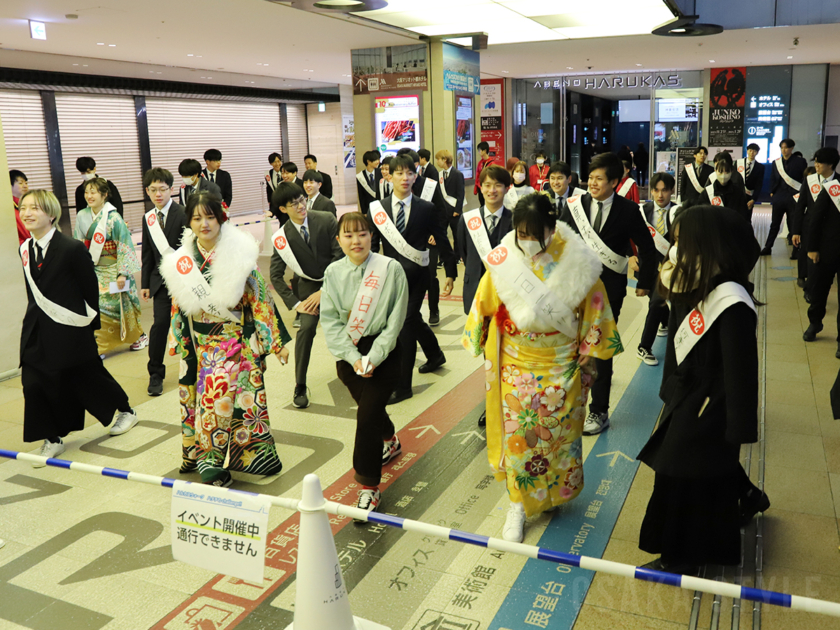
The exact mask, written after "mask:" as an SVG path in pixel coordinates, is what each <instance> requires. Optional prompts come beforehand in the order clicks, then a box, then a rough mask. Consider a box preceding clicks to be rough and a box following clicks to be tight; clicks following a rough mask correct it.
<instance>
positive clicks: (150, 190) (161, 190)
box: [149, 186, 169, 195]
mask: <svg viewBox="0 0 840 630" xmlns="http://www.w3.org/2000/svg"><path fill="white" fill-rule="evenodd" d="M167 190H169V186H166V187H165V188H149V192H150V193H151V194H153V195H154V194H156V193H165V192H166V191H167Z"/></svg>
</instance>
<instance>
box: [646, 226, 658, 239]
mask: <svg viewBox="0 0 840 630" xmlns="http://www.w3.org/2000/svg"><path fill="white" fill-rule="evenodd" d="M648 230H650V235H651V236H653V237H654V238H655V237H656V228H654V227H653V226H652V225H649V226H648Z"/></svg>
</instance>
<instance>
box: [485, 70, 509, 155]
mask: <svg viewBox="0 0 840 630" xmlns="http://www.w3.org/2000/svg"><path fill="white" fill-rule="evenodd" d="M504 107H505V88H504V79H482V80H481V113H480V116H479V118H480V120H481V140H482V141H483V142H486V143H487V144H489V145H490V156H491V157H492V158H494V163H495V164H498V165H499V166H502V167H504V166H505V115H504V111H505V110H504Z"/></svg>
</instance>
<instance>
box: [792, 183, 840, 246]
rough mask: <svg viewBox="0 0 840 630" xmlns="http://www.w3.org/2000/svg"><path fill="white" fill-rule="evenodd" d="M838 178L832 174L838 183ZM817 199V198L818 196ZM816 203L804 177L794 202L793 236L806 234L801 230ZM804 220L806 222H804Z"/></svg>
mask: <svg viewBox="0 0 840 630" xmlns="http://www.w3.org/2000/svg"><path fill="white" fill-rule="evenodd" d="M839 177H840V174H838V173H835V174H834V179H835V180H837V181H838V182H840V179H838V178H839ZM821 188H822V187H821ZM820 193H822V189H821V190H820ZM817 197H819V194H818V195H817ZM816 202H817V200H816V199H814V196H813V195H812V194H811V191H810V190H809V188H808V178H807V177H806V178H804V181H803V182H802V188H801V189H800V190H799V200H798V201H797V202H796V212H795V213H794V215H793V234H799V235H801V236H802V237H803V238H804V237H805V236H806V234H804V233H803V230H805V229H806V228H805V226H806V225H807V224H808V223H810V217H811V214H810V212H811V209H812V208H813V207H814V205H815V204H816ZM806 219H808V220H807V221H806ZM809 251H814V250H809Z"/></svg>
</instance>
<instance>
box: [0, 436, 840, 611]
mask: <svg viewBox="0 0 840 630" xmlns="http://www.w3.org/2000/svg"><path fill="white" fill-rule="evenodd" d="M0 457H6V458H9V459H18V460H21V461H28V462H35V463H46V464H47V465H48V466H55V467H56V468H67V469H69V470H76V471H79V472H86V473H90V474H94V475H103V476H105V477H113V478H115V479H125V480H127V481H137V482H140V483H147V484H152V485H156V486H163V487H165V488H171V487H172V484H173V483H174V481H175V480H174V479H170V478H168V477H157V476H155V475H146V474H143V473H135V472H129V471H126V470H119V469H116V468H107V467H102V466H93V465H91V464H82V463H79V462H71V461H68V460H64V459H55V458H46V457H41V456H40V455H32V454H30V453H19V452H17V451H9V450H5V449H0ZM228 492H242V491H241V490H233V489H230V488H228ZM245 494H253V493H250V492H249V493H245ZM259 496H261V497H265V498H266V499H268V500H270V501H271V503H272V504H273V505H277V506H280V507H283V508H286V509H289V510H297V509H298V504H299V501H298V500H297V499H287V498H283V497H274V496H270V495H259ZM325 507H326V511H327V512H329V513H330V514H337V515H339V516H347V517H350V518H353V519H356V520H359V521H367V522H370V523H378V524H381V525H388V526H389V527H396V528H399V529H403V530H405V531H409V532H417V533H420V534H423V535H426V536H436V537H438V538H444V539H447V540H453V541H456V542H460V543H465V544H469V545H476V546H478V547H485V548H487V549H495V550H497V551H507V552H510V553H514V554H517V555H520V556H525V557H526V558H536V559H538V560H546V561H548V562H554V563H556V564H565V565H567V566H570V567H580V568H582V569H588V570H590V571H596V572H600V573H608V574H610V575H619V576H622V577H626V578H633V579H636V580H643V581H645V582H658V583H660V584H667V585H668V586H676V587H678V588H682V589H686V590H690V591H700V592H703V593H710V594H712V595H721V596H723V597H731V598H733V599H745V600H749V601H754V602H761V603H763V604H771V605H774V606H781V607H783V608H790V609H792V610H801V611H804V612H811V613H818V614H821V615H829V616H832V617H840V603H837V602H829V601H825V600H820V599H813V598H811V597H801V596H799V595H788V594H785V593H777V592H775V591H766V590H763V589H756V588H749V587H747V586H739V585H738V584H727V583H725V582H718V581H715V580H707V579H704V578H698V577H692V576H687V575H676V574H674V573H667V572H664V571H655V570H653V569H643V568H641V567H634V566H632V565H629V564H622V563H620V562H612V561H611V560H603V559H601V558H589V557H587V556H577V555H574V554H569V553H562V552H559V551H553V550H551V549H543V548H541V547H535V546H533V545H526V544H524V543H513V542H508V541H506V540H502V539H500V538H491V537H490V536H481V535H479V534H472V533H470V532H463V531H461V530H458V529H450V528H448V527H440V526H438V525H430V524H428V523H423V522H421V521H413V520H410V519H406V518H400V517H398V516H389V515H388V514H380V513H379V512H368V511H367V510H360V509H359V508H355V507H352V506H349V505H343V504H341V503H335V502H333V501H326V506H325Z"/></svg>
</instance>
